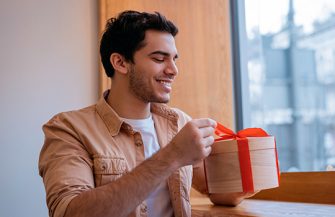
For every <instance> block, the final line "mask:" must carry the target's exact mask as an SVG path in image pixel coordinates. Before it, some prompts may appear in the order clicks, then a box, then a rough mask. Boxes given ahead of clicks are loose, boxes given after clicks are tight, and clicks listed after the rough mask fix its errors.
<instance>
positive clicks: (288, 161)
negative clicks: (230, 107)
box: [244, 0, 335, 171]
mask: <svg viewBox="0 0 335 217" xmlns="http://www.w3.org/2000/svg"><path fill="white" fill-rule="evenodd" d="M244 8H245V27H246V32H247V47H246V51H247V69H248V70H247V71H248V75H247V77H248V79H247V80H248V87H249V89H248V90H249V91H248V94H249V96H248V101H249V104H248V105H250V111H249V113H250V115H249V116H250V117H249V118H250V120H249V121H248V122H247V123H248V124H247V125H248V126H246V125H245V126H244V127H262V128H264V129H265V130H266V131H268V132H269V133H270V134H272V135H274V136H276V140H277V147H278V155H279V162H280V167H281V170H282V171H320V170H326V168H327V167H328V169H331V167H332V166H334V165H335V1H334V0H317V1H316V0H245V2H244Z"/></svg>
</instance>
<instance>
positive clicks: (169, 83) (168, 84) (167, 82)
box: [157, 80, 172, 87]
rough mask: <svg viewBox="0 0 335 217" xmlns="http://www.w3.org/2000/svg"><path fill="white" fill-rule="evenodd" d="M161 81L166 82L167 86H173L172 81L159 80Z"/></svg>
mask: <svg viewBox="0 0 335 217" xmlns="http://www.w3.org/2000/svg"><path fill="white" fill-rule="evenodd" d="M157 81H158V82H159V83H161V84H164V85H165V86H169V87H171V84H172V81H165V80H157Z"/></svg>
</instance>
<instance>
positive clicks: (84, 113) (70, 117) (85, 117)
mask: <svg viewBox="0 0 335 217" xmlns="http://www.w3.org/2000/svg"><path fill="white" fill-rule="evenodd" d="M95 116H96V105H91V106H87V107H84V108H81V109H77V110H70V111H64V112H60V113H58V114H56V115H54V116H53V117H52V118H51V119H50V120H49V121H48V122H47V123H46V125H48V124H52V123H55V122H58V123H59V122H66V123H68V124H69V123H76V122H83V121H89V120H91V119H92V118H94V117H95Z"/></svg>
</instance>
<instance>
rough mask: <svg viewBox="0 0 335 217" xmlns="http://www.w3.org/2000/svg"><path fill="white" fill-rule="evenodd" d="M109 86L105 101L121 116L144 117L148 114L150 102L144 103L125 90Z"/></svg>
mask: <svg viewBox="0 0 335 217" xmlns="http://www.w3.org/2000/svg"><path fill="white" fill-rule="evenodd" d="M115 89H116V88H113V87H112V88H111V89H110V92H109V94H108V97H107V103H108V104H109V105H110V106H111V107H112V108H113V109H114V111H115V112H116V113H117V114H118V115H119V116H120V117H123V118H127V119H144V118H147V117H149V116H150V103H145V102H143V101H142V100H140V99H138V98H137V97H135V96H134V95H132V94H129V93H128V92H127V91H120V89H119V90H117V91H116V90H115Z"/></svg>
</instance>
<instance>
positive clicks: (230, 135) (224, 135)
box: [215, 123, 269, 141]
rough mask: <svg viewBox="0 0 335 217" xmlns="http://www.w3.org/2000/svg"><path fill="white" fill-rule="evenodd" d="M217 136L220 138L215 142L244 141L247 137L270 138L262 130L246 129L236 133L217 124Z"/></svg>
mask: <svg viewBox="0 0 335 217" xmlns="http://www.w3.org/2000/svg"><path fill="white" fill-rule="evenodd" d="M215 134H216V135H217V136H219V137H220V138H218V139H216V140H215V141H221V140H228V139H243V138H247V137H266V136H269V135H268V134H267V132H265V131H264V130H263V129H261V128H246V129H243V130H240V131H238V132H237V133H234V131H232V130H231V129H229V128H227V127H225V126H223V125H222V124H220V123H217V126H216V128H215Z"/></svg>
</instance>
